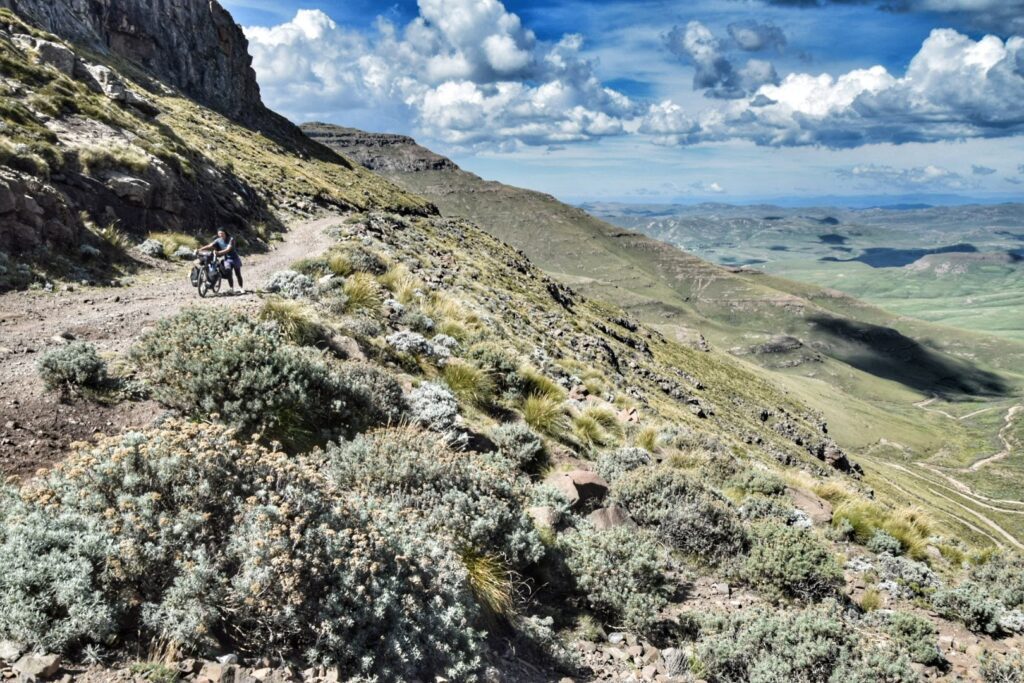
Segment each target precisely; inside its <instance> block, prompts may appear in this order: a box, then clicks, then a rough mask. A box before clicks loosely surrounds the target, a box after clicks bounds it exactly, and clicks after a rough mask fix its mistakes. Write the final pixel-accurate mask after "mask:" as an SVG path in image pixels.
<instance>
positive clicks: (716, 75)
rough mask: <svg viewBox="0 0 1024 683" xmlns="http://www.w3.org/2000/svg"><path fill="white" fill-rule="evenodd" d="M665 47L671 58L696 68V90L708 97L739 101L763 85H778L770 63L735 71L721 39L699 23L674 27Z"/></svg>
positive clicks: (760, 62)
mask: <svg viewBox="0 0 1024 683" xmlns="http://www.w3.org/2000/svg"><path fill="white" fill-rule="evenodd" d="M665 45H666V47H668V49H669V51H670V52H671V53H672V54H674V55H676V56H677V57H680V58H682V59H685V60H687V61H689V62H691V63H692V64H693V65H694V67H695V71H694V74H693V89H694V90H703V91H704V94H705V95H706V96H707V97H711V98H715V99H725V100H735V99H740V98H743V97H746V96H747V95H749V94H751V93H753V92H756V91H757V89H758V88H760V87H761V86H762V85H766V84H769V83H771V84H774V83H778V82H779V76H778V74H777V73H776V72H775V67H774V65H772V64H771V62H766V61H763V60H759V59H751V60H748V61H747V63H746V64H745V65H743V66H742V67H740V68H736V66H735V65H734V64H733V63H732V61H730V60H729V58H728V57H726V56H725V55H724V54H723V50H722V44H721V42H720V41H719V40H718V38H716V37H715V36H714V34H713V33H711V30H710V29H708V27H707V26H705V25H704V24H702V23H700V22H699V21H691V22H689V23H688V24H687V25H686V26H675V27H673V28H672V30H671V31H669V32H668V33H667V34H666V35H665Z"/></svg>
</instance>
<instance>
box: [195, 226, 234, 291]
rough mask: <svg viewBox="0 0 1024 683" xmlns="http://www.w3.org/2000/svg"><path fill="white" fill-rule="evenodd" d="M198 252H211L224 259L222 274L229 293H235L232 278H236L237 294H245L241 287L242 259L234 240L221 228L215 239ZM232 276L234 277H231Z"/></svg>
mask: <svg viewBox="0 0 1024 683" xmlns="http://www.w3.org/2000/svg"><path fill="white" fill-rule="evenodd" d="M199 251H201V252H203V251H212V252H213V253H214V254H215V255H216V256H221V257H223V258H224V273H225V275H227V278H228V287H230V288H231V289H230V293H234V292H235V280H234V277H237V278H238V293H239V294H245V289H243V285H242V257H240V256H239V255H238V247H237V245H236V244H235V238H234V237H232V236H231V235H230V234H229V233H228V231H227V230H225V229H224V228H221V229H220V230H218V231H217V239H215V240H213V241H212V242H210V243H209V244H207V245H206V246H205V247H200V248H199ZM232 275H234V277H232Z"/></svg>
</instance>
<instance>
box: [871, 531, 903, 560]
mask: <svg viewBox="0 0 1024 683" xmlns="http://www.w3.org/2000/svg"><path fill="white" fill-rule="evenodd" d="M867 548H868V550H870V551H871V552H873V553H878V554H879V555H881V554H882V553H889V554H890V555H902V554H903V544H902V543H900V541H899V539H897V538H894V537H893V536H891V535H889V534H888V533H886V532H885V531H883V530H882V529H879V530H878V531H876V532H875V535H874V536H872V537H871V538H870V539H869V540H868V543H867Z"/></svg>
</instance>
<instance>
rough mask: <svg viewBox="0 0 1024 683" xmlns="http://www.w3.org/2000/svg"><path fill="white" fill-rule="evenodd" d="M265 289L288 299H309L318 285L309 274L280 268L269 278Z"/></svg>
mask: <svg viewBox="0 0 1024 683" xmlns="http://www.w3.org/2000/svg"><path fill="white" fill-rule="evenodd" d="M265 289H266V290H267V291H268V292H271V293H272V294H280V295H281V296H283V297H286V298H288V299H308V298H309V297H310V296H312V295H313V292H314V290H315V289H316V286H315V284H314V283H313V280H312V279H310V278H309V276H307V275H303V274H302V273H299V272H296V271H294V270H279V271H277V272H276V273H274V274H273V275H271V276H270V279H268V280H267V284H266V287H265Z"/></svg>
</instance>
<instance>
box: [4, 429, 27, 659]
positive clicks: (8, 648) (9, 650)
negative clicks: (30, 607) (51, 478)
mask: <svg viewBox="0 0 1024 683" xmlns="http://www.w3.org/2000/svg"><path fill="white" fill-rule="evenodd" d="M7 425H8V426H7V428H8V429H13V428H14V427H15V426H16V425H17V423H15V422H8V423H7ZM24 651H25V646H24V645H22V644H21V643H16V642H14V641H13V640H0V659H2V660H3V661H5V662H13V661H15V660H16V659H18V657H20V656H21V653H22V652H24Z"/></svg>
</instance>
